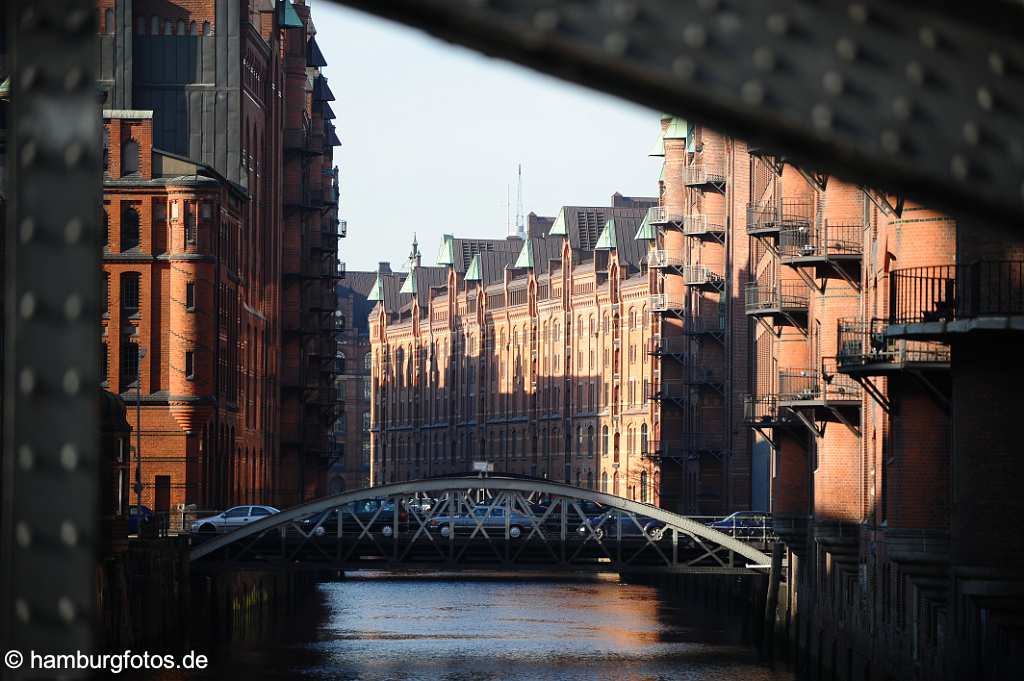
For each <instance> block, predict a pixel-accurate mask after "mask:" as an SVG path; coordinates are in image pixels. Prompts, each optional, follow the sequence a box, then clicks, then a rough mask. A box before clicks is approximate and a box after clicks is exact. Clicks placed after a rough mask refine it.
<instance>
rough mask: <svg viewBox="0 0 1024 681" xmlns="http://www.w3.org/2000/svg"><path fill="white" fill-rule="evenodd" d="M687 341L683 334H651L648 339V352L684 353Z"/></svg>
mask: <svg viewBox="0 0 1024 681" xmlns="http://www.w3.org/2000/svg"><path fill="white" fill-rule="evenodd" d="M689 341H690V339H689V338H686V337H685V336H668V337H665V336H661V335H658V336H652V337H651V339H650V340H649V341H648V343H649V345H648V347H649V349H648V354H651V355H685V354H686V353H687V351H688V350H689Z"/></svg>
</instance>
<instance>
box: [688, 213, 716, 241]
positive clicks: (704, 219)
mask: <svg viewBox="0 0 1024 681" xmlns="http://www.w3.org/2000/svg"><path fill="white" fill-rule="evenodd" d="M724 231H725V217H724V216H722V215H707V214H705V213H700V214H697V215H687V216H686V217H684V218H683V234H686V235H687V236H703V235H705V234H720V233H722V232H724Z"/></svg>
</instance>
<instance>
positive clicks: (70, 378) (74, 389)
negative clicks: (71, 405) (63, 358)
mask: <svg viewBox="0 0 1024 681" xmlns="http://www.w3.org/2000/svg"><path fill="white" fill-rule="evenodd" d="M81 387H82V379H81V378H79V376H78V371H76V370H75V369H68V370H67V371H66V372H65V373H64V392H66V393H67V394H68V395H77V394H78V391H79V389H80V388H81Z"/></svg>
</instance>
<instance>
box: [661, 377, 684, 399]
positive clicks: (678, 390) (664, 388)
mask: <svg viewBox="0 0 1024 681" xmlns="http://www.w3.org/2000/svg"><path fill="white" fill-rule="evenodd" d="M689 395H690V384H689V382H688V381H686V380H684V379H681V378H663V379H661V380H660V381H659V382H658V383H657V384H656V385H655V387H654V391H653V393H652V394H651V397H652V398H653V399H655V400H685V399H687V398H688V397H689Z"/></svg>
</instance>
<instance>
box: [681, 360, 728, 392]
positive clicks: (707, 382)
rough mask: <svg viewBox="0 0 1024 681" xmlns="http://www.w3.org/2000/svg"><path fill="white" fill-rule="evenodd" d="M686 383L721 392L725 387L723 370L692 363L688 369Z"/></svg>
mask: <svg viewBox="0 0 1024 681" xmlns="http://www.w3.org/2000/svg"><path fill="white" fill-rule="evenodd" d="M686 382H687V383H688V384H689V385H692V386H695V387H701V388H714V389H716V390H721V389H722V387H723V382H722V369H721V368H720V367H715V366H699V365H696V364H693V363H690V364H689V365H687V368H686Z"/></svg>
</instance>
